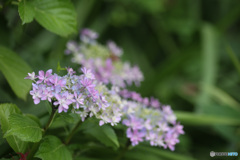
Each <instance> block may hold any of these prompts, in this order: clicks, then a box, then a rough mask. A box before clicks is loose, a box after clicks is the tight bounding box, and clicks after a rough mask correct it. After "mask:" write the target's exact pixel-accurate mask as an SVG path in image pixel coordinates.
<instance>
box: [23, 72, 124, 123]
mask: <svg viewBox="0 0 240 160" xmlns="http://www.w3.org/2000/svg"><path fill="white" fill-rule="evenodd" d="M67 71H68V73H67V75H65V76H59V75H57V74H52V69H49V70H48V71H46V73H44V71H39V75H35V73H34V72H33V73H28V77H26V79H31V80H32V81H33V83H32V90H31V91H30V94H31V95H32V98H33V100H34V103H35V104H38V103H39V102H40V101H41V100H47V101H49V102H51V103H52V104H53V105H54V106H56V107H58V112H59V113H61V112H68V111H69V110H70V111H71V112H75V113H77V114H79V115H80V116H81V118H82V120H83V121H84V119H85V118H86V117H87V116H90V117H92V116H96V117H97V118H98V119H100V125H103V124H104V123H111V124H112V125H115V124H117V123H119V122H120V120H121V115H122V114H121V112H120V109H119V108H118V107H119V104H120V101H119V100H120V98H119V97H118V96H116V94H114V93H112V92H111V91H108V90H107V89H104V90H103V89H102V91H103V92H99V91H98V90H97V88H99V86H100V85H99V84H97V83H96V81H95V76H94V74H93V73H92V72H91V70H89V69H86V68H82V69H81V71H82V72H83V74H82V75H80V76H78V75H75V71H74V70H73V69H72V68H67ZM111 93H112V94H111Z"/></svg>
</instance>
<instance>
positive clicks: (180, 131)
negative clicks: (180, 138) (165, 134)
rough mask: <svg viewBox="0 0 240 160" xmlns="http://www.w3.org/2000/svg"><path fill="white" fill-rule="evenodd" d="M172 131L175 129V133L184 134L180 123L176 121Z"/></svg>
mask: <svg viewBox="0 0 240 160" xmlns="http://www.w3.org/2000/svg"><path fill="white" fill-rule="evenodd" d="M174 131H175V133H176V134H184V131H183V125H180V124H179V123H177V124H176V125H175V126H174Z"/></svg>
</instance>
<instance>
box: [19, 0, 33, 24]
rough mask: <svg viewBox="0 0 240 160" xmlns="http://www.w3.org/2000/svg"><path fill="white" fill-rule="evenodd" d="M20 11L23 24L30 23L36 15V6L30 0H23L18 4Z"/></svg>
mask: <svg viewBox="0 0 240 160" xmlns="http://www.w3.org/2000/svg"><path fill="white" fill-rule="evenodd" d="M18 12H19V15H20V17H21V19H22V24H25V23H30V22H32V21H33V18H34V16H35V12H34V6H33V4H32V2H31V1H30V2H29V0H21V1H20V2H19V4H18Z"/></svg>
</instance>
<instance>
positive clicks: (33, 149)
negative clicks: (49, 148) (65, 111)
mask: <svg viewBox="0 0 240 160" xmlns="http://www.w3.org/2000/svg"><path fill="white" fill-rule="evenodd" d="M56 111H57V109H56V108H55V106H53V105H52V113H51V115H50V117H49V119H48V122H47V124H46V126H45V127H44V131H43V133H42V136H44V135H45V133H46V131H47V129H48V128H49V127H50V126H51V124H52V122H53V119H54V117H55V115H56V114H55V113H56ZM40 143H41V141H39V142H37V143H34V144H33V146H32V149H31V151H30V153H29V154H28V157H27V159H28V160H31V159H32V158H33V156H34V154H35V153H36V152H37V150H38V147H39V145H40Z"/></svg>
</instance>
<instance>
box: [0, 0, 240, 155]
mask: <svg viewBox="0 0 240 160" xmlns="http://www.w3.org/2000/svg"><path fill="white" fill-rule="evenodd" d="M0 2H1V1H0ZM73 3H74V6H75V7H76V10H77V15H78V18H77V20H78V28H79V30H80V29H82V28H86V27H87V28H90V29H93V30H95V31H97V32H98V33H99V34H100V39H99V41H100V42H101V43H104V44H105V43H106V41H107V40H109V39H111V40H114V41H116V43H117V44H118V45H119V46H121V47H122V48H123V50H124V55H123V60H124V61H129V62H131V63H132V64H137V65H139V66H140V68H141V70H142V71H143V73H144V76H145V80H144V82H143V83H142V84H141V87H139V88H136V87H132V88H131V89H133V90H136V91H138V92H140V93H141V94H142V95H143V96H155V97H157V98H159V100H160V101H161V103H163V104H170V105H171V106H172V108H173V110H174V111H175V113H176V114H177V117H178V119H179V121H180V122H181V123H182V124H183V125H184V130H185V135H182V136H181V137H180V143H179V144H177V146H176V151H175V152H173V153H174V154H181V155H186V156H190V157H193V158H195V159H201V160H208V159H237V158H236V157H232V158H231V157H214V158H211V157H210V151H215V152H238V153H239V154H240V143H239V142H240V128H239V125H240V102H239V101H240V96H239V91H240V86H239V75H240V65H239V62H238V59H239V56H240V45H239V44H240V43H239V42H240V29H239V27H240V1H239V0H118V1H117V0H73ZM78 38H79V37H78V35H73V36H71V37H68V38H62V37H59V36H58V35H56V34H53V33H51V32H48V31H46V30H45V29H44V28H42V27H41V26H40V25H39V24H38V23H37V22H36V21H34V22H32V23H30V24H25V25H22V24H21V20H20V18H19V15H18V11H17V6H14V5H11V6H9V7H8V8H5V9H1V12H0V44H1V45H4V46H7V47H9V48H11V49H12V50H14V51H15V52H16V53H18V54H19V55H20V56H21V57H22V58H23V59H24V60H25V61H26V62H27V63H28V64H29V65H30V66H31V67H32V68H33V70H34V71H38V70H40V69H42V70H47V69H49V68H53V69H54V70H55V71H56V68H57V63H58V62H60V63H61V66H71V67H76V65H75V64H73V63H71V58H70V56H66V55H64V50H65V45H66V42H67V41H68V40H70V39H78ZM19 67H20V66H19ZM0 102H1V103H3V102H13V103H16V104H18V106H20V107H21V110H22V111H23V112H24V113H33V114H35V115H37V116H39V117H42V119H43V121H44V117H45V116H46V108H45V107H44V104H40V105H38V106H37V107H36V106H35V105H34V104H33V102H32V99H31V97H30V96H28V100H27V101H26V102H25V101H22V100H20V99H18V98H17V97H16V96H15V95H14V93H13V92H12V90H11V88H10V86H9V85H8V83H7V81H6V80H5V78H4V77H3V75H2V74H1V73H0ZM0 141H2V140H0ZM6 150H9V148H4V149H2V150H1V151H0V154H2V153H4V152H5V151H6ZM162 150H163V149H159V152H158V153H157V154H161V151H162ZM148 154H151V152H148ZM152 154H156V153H152ZM163 154H164V153H163ZM173 156H174V155H173ZM175 156H178V155H175ZM163 157H164V156H163ZM133 159H134V158H133ZM163 159H174V158H173V157H171V156H170V157H169V154H168V155H167V156H165V158H163ZM175 159H178V158H176V157H175Z"/></svg>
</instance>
